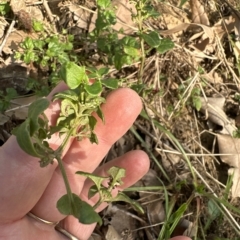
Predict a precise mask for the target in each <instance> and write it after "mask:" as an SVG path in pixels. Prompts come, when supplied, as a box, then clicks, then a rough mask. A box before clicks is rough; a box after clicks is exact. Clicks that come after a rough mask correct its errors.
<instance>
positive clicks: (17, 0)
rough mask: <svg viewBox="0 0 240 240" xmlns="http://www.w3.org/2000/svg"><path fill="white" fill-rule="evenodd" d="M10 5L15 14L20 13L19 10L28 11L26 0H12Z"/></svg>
mask: <svg viewBox="0 0 240 240" xmlns="http://www.w3.org/2000/svg"><path fill="white" fill-rule="evenodd" d="M10 6H11V8H12V11H13V13H14V14H16V13H18V12H19V11H21V10H22V11H26V10H27V6H26V4H25V1H24V0H11V1H10Z"/></svg>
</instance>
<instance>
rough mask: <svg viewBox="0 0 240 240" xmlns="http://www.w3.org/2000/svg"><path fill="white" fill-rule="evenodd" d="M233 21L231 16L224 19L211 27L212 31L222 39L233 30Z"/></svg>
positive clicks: (234, 19) (233, 18)
mask: <svg viewBox="0 0 240 240" xmlns="http://www.w3.org/2000/svg"><path fill="white" fill-rule="evenodd" d="M235 21H236V18H235V17H234V16H232V15H230V16H229V17H224V18H222V19H220V20H219V21H218V22H217V23H216V24H215V25H214V26H213V31H214V32H216V34H217V35H218V37H219V38H220V39H222V38H223V36H224V35H225V34H229V33H230V32H232V31H233V30H234V26H235Z"/></svg>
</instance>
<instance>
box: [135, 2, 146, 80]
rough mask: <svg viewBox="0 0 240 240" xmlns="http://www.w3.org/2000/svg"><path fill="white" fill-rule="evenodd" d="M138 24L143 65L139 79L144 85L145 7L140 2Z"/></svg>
mask: <svg viewBox="0 0 240 240" xmlns="http://www.w3.org/2000/svg"><path fill="white" fill-rule="evenodd" d="M137 5H138V6H137V7H136V9H137V22H138V29H139V33H140V34H139V38H140V45H141V54H142V56H141V65H140V71H139V74H138V78H139V83H142V79H143V68H144V63H145V49H144V39H143V38H142V36H141V35H142V33H143V26H142V25H143V17H142V9H143V7H144V5H143V4H142V2H141V1H139V2H138V3H137Z"/></svg>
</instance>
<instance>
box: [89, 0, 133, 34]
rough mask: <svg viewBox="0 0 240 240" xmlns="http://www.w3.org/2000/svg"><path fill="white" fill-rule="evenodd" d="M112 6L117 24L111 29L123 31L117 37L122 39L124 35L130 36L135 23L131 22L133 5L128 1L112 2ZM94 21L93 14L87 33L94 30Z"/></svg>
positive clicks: (95, 17)
mask: <svg viewBox="0 0 240 240" xmlns="http://www.w3.org/2000/svg"><path fill="white" fill-rule="evenodd" d="M112 5H113V6H114V7H115V8H117V10H116V17H117V23H116V24H115V25H114V26H113V29H114V30H116V31H119V30H120V29H123V34H121V33H119V34H118V37H119V38H123V37H124V36H125V35H130V34H132V33H133V32H134V31H135V30H136V28H135V23H134V22H133V21H132V13H136V8H135V6H134V4H133V3H131V1H128V0H113V1H112ZM96 19H97V14H94V15H93V17H92V19H91V23H90V26H89V32H91V31H93V29H94V28H95V22H96Z"/></svg>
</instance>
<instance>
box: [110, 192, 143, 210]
mask: <svg viewBox="0 0 240 240" xmlns="http://www.w3.org/2000/svg"><path fill="white" fill-rule="evenodd" d="M111 201H112V202H117V201H122V202H127V203H129V204H131V206H132V207H133V208H134V209H135V210H136V211H138V212H140V213H142V214H143V213H144V210H143V208H142V207H141V205H140V204H139V203H138V202H137V201H134V200H132V199H131V198H129V197H128V196H127V195H125V194H124V193H122V192H119V193H118V195H117V196H116V197H114V198H113V199H111Z"/></svg>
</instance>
